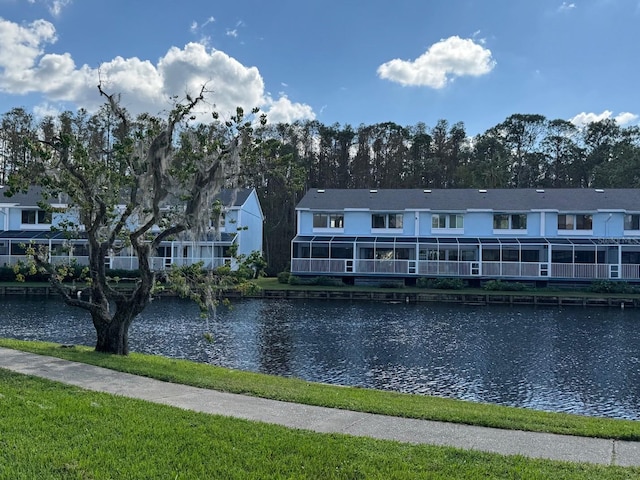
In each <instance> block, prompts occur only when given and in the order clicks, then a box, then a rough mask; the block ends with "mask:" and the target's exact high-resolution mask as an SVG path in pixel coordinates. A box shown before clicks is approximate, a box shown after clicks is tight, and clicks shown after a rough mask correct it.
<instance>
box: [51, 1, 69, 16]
mask: <svg viewBox="0 0 640 480" xmlns="http://www.w3.org/2000/svg"><path fill="white" fill-rule="evenodd" d="M47 4H48V8H49V13H51V15H53V16H54V17H59V16H60V14H61V13H62V9H63V8H65V7H67V6H68V5H70V4H71V0H53V1H51V2H48V3H47Z"/></svg>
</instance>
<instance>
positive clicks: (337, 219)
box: [313, 213, 344, 228]
mask: <svg viewBox="0 0 640 480" xmlns="http://www.w3.org/2000/svg"><path fill="white" fill-rule="evenodd" d="M313 228H344V215H343V214H341V213H314V214H313Z"/></svg>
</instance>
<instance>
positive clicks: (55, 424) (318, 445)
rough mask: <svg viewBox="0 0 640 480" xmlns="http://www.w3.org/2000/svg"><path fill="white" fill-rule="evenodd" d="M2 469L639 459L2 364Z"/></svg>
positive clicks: (439, 472) (467, 465)
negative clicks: (81, 385)
mask: <svg viewBox="0 0 640 480" xmlns="http://www.w3.org/2000/svg"><path fill="white" fill-rule="evenodd" d="M0 408H1V409H2V415H1V416H0V478H3V479H4V478H6V479H12V480H19V479H29V480H31V479H35V478H37V479H40V480H43V479H44V480H47V479H95V480H99V479H113V478H117V479H120V478H123V479H124V478H126V479H150V478H153V479H208V478H211V479H218V478H224V479H243V480H244V479H276V478H277V479H284V478H296V479H320V478H321V479H361V478H368V479H390V478H398V479H414V478H415V479H418V478H420V479H423V478H430V479H436V480H437V479H450V478H457V479H476V478H496V479H500V478H509V479H513V478H520V479H534V478H535V479H538V478H553V479H591V478H592V479H600V480H613V479H616V480H617V479H628V478H640V469H638V468H622V467H604V466H593V465H584V464H569V463H562V462H554V461H547V460H533V459H527V458H524V457H520V456H509V457H506V456H501V455H497V454H488V453H479V452H470V451H462V450H458V449H453V448H448V447H433V446H426V445H419V446H416V445H407V444H401V443H397V442H390V441H382V440H373V439H367V438H356V437H349V436H345V435H335V434H334V435H328V434H318V433H312V432H307V431H300V430H291V429H287V428H284V427H280V426H275V425H267V424H261V423H256V422H249V421H246V420H240V419H232V418H225V417H219V416H213V415H206V414H202V413H195V412H189V411H184V410H180V409H177V408H172V407H167V406H163V405H156V404H151V403H147V402H144V401H141V400H132V399H127V398H123V397H119V396H112V395H108V394H104V393H94V392H88V391H84V390H81V389H78V388H75V387H70V386H65V385H61V384H59V383H55V382H50V381H46V380H42V379H37V378H33V377H28V376H24V375H18V374H14V373H10V372H7V371H4V370H1V369H0Z"/></svg>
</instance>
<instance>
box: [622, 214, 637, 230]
mask: <svg viewBox="0 0 640 480" xmlns="http://www.w3.org/2000/svg"><path fill="white" fill-rule="evenodd" d="M624 229H625V230H640V215H625V216H624Z"/></svg>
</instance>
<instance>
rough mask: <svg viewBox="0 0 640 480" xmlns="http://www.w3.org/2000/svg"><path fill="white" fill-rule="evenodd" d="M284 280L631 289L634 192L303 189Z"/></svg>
mask: <svg viewBox="0 0 640 480" xmlns="http://www.w3.org/2000/svg"><path fill="white" fill-rule="evenodd" d="M296 212H297V235H296V237H295V238H294V239H293V240H292V242H291V273H292V274H294V275H330V276H338V277H343V278H345V279H349V278H352V279H353V278H355V279H358V278H371V277H379V278H381V277H400V278H405V279H410V280H409V281H411V279H415V278H418V277H460V278H465V279H479V280H480V279H505V280H506V279H510V280H537V281H554V280H558V281H567V280H571V281H593V280H604V279H606V280H609V279H612V280H626V281H631V282H640V189H486V190H485V189H479V190H478V189H433V190H428V189H381V190H364V189H353V190H349V189H327V190H324V189H312V190H309V191H308V192H307V193H306V195H305V196H304V197H303V198H302V200H301V201H300V202H299V204H298V205H297V208H296Z"/></svg>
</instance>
